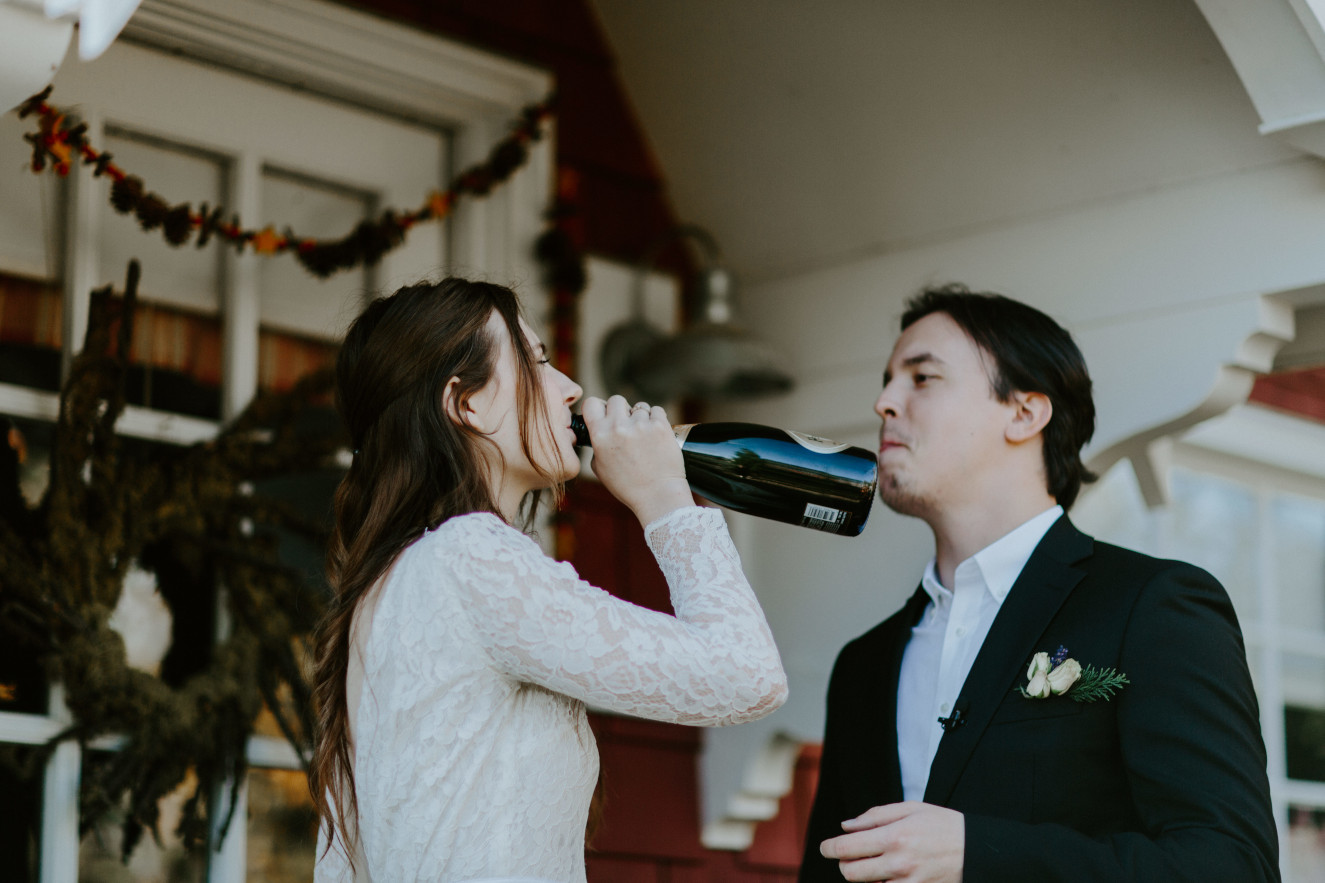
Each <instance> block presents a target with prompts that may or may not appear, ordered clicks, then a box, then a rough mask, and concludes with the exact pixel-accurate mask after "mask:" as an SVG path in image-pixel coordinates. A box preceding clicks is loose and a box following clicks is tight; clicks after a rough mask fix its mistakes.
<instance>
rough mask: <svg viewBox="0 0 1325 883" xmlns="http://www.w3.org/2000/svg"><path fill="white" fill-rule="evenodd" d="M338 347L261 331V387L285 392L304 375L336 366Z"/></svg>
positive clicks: (259, 372) (303, 338) (259, 374)
mask: <svg viewBox="0 0 1325 883" xmlns="http://www.w3.org/2000/svg"><path fill="white" fill-rule="evenodd" d="M338 349H339V346H338V345H337V344H334V343H328V342H326V341H324V340H318V339H316V338H311V337H304V336H301V335H297V334H289V333H286V332H282V331H271V330H267V329H263V330H262V331H260V332H259V333H258V389H260V390H261V391H263V392H286V391H288V390H289V389H290V388H291V387H293V386H294V385H295V383H297V382H298V381H299V379H300V378H301V377H303V376H304V375H305V374H311V373H313V372H314V371H318V370H320V369H322V368H330V367H331V366H332V365H334V364H335V362H336V351H337V350H338ZM328 404H330V399H328Z"/></svg>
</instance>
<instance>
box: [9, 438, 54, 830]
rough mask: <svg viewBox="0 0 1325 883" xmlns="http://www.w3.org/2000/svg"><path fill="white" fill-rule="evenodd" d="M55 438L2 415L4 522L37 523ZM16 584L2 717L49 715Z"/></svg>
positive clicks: (25, 594)
mask: <svg viewBox="0 0 1325 883" xmlns="http://www.w3.org/2000/svg"><path fill="white" fill-rule="evenodd" d="M54 434H55V427H54V426H53V425H52V424H50V423H43V422H40V421H36V420H26V419H22V418H19V417H7V416H3V415H0V518H3V519H4V520H5V521H6V522H8V523H12V524H22V523H23V522H24V521H25V520H28V519H31V518H33V517H34V515H33V513H31V512H30V511H27V512H25V511H24V510H25V509H28V510H31V509H32V508H33V507H35V506H36V505H37V503H39V502H40V501H41V496H42V494H43V493H44V492H45V490H46V484H47V482H48V480H49V476H50V452H51V443H52V439H53V438H54ZM14 578H15V577H14V576H13V575H12V574H11V576H10V580H11V584H10V586H9V587H8V588H9V589H10V591H9V593H8V598H7V600H8V602H9V603H10V604H13V605H15V607H11V608H10V610H9V612H8V614H7V615H6V616H4V617H0V711H15V712H22V713H25V714H45V713H46V704H47V687H48V682H47V679H46V672H45V669H44V667H43V666H42V665H41V663H40V662H39V661H38V660H39V653H40V652H41V651H43V650H44V649H45V648H43V647H40V646H36V645H34V644H33V643H32V638H31V636H30V635H29V633H28V631H27V629H25V628H24V626H25V625H26V624H27V623H28V619H27V617H25V616H23V615H21V614H22V612H23V610H22V606H21V605H22V604H23V603H24V602H23V599H24V598H27V599H31V598H32V594H31V593H30V592H24V591H23V587H22V586H19V585H15V584H14V583H13V580H14ZM16 594H17V597H16ZM32 613H33V614H34V615H36V616H41V615H42V612H41V611H32ZM4 793H5V792H4V789H3V788H0V794H4ZM0 803H3V800H0ZM3 854H4V853H3V852H0V855H3Z"/></svg>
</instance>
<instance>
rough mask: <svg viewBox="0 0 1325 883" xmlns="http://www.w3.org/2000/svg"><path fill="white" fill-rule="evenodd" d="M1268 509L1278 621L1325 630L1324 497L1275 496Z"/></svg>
mask: <svg viewBox="0 0 1325 883" xmlns="http://www.w3.org/2000/svg"><path fill="white" fill-rule="evenodd" d="M1270 513H1271V519H1272V530H1271V534H1272V535H1273V537H1274V540H1273V542H1274V560H1275V574H1276V581H1277V582H1278V583H1279V622H1280V623H1281V624H1283V625H1288V626H1293V627H1294V628H1303V629H1318V630H1325V501H1321V500H1310V499H1306V498H1304V497H1290V496H1281V497H1276V498H1275V499H1274V501H1273V502H1272V504H1271V508H1270Z"/></svg>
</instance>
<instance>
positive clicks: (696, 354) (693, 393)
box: [628, 322, 792, 401]
mask: <svg viewBox="0 0 1325 883" xmlns="http://www.w3.org/2000/svg"><path fill="white" fill-rule="evenodd" d="M628 373H629V376H630V379H631V381H632V382H633V384H634V385H635V387H636V388H637V389H639V391H640V394H641V395H642V396H643V398H644V399H646V400H650V401H670V400H671V399H674V398H677V397H681V396H690V397H695V398H703V399H715V400H716V399H740V398H754V397H757V396H766V395H775V394H777V393H783V392H787V391H788V390H790V389H791V387H792V379H791V376H790V375H789V374H787V372H786V371H784V370H783V369H782V367H781V366H780V365H779V364H778V357H777V356H776V355H775V354H774V353H773V351H772V350H771V349H769V348H768V347H767V346H765V345H764V344H763V343H761V342H759V341H758V340H757V339H755V338H754V337H753V336H751V335H749V334H747V333H746V332H744V331H741V330H740V329H738V328H734V327H732V326H731V325H728V324H725V323H723V324H718V323H711V322H704V323H701V324H699V325H696V326H693V327H691V328H689V329H687V330H686V331H683V332H682V333H680V334H678V335H677V336H676V337H672V338H667V339H664V340H662V341H659V342H658V343H657V344H655V345H653V346H652V347H650V348H649V349H648V350H646V351H644V352H643V353H641V354H640V355H639V356H638V357H637V358H635V359H634V360H633V361H632V362H631V364H630V367H629V369H628Z"/></svg>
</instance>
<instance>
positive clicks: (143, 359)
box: [126, 303, 221, 420]
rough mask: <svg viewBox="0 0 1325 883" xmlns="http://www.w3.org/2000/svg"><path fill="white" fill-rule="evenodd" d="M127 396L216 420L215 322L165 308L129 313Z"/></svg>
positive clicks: (218, 325)
mask: <svg viewBox="0 0 1325 883" xmlns="http://www.w3.org/2000/svg"><path fill="white" fill-rule="evenodd" d="M126 393H127V395H128V402H129V404H131V405H141V406H143V407H144V408H153V409H155V410H158V411H170V412H173V413H176V414H188V415H190V416H192V417H201V418H203V419H208V420H215V419H218V418H219V417H220V415H221V320H220V318H219V317H217V316H208V315H203V314H199V313H195V312H192V311H190V310H182V309H178V308H175V307H170V306H168V305H164V304H153V303H143V304H140V305H139V307H138V308H137V309H136V310H135V311H134V321H133V343H132V345H131V347H130V349H129V372H128V378H127V380H126Z"/></svg>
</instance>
